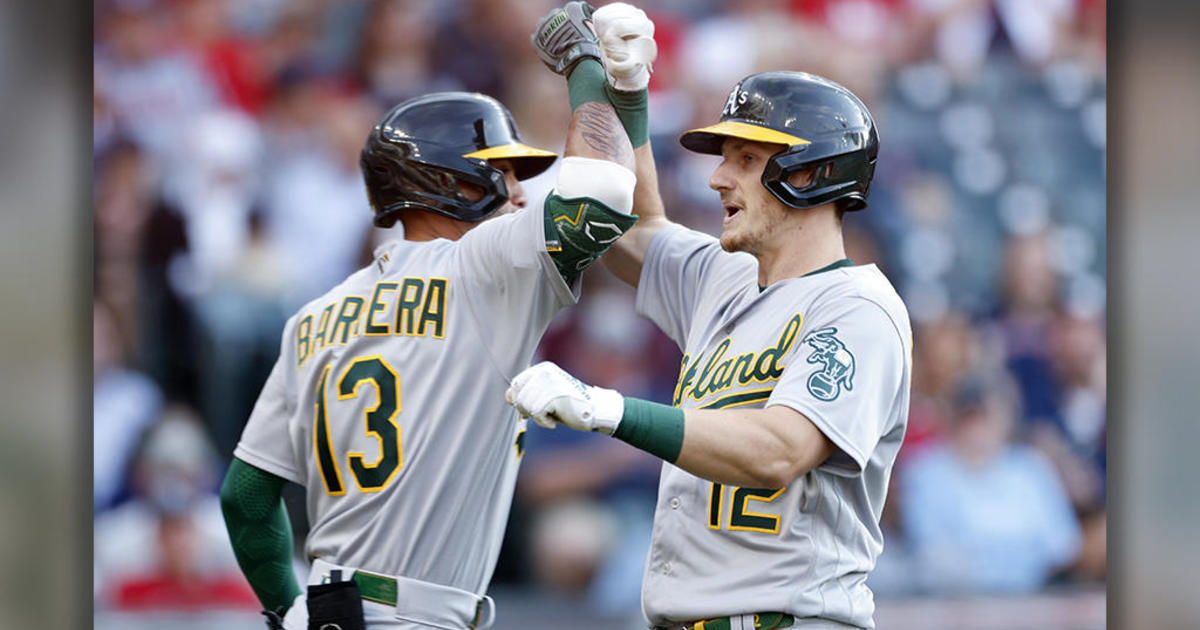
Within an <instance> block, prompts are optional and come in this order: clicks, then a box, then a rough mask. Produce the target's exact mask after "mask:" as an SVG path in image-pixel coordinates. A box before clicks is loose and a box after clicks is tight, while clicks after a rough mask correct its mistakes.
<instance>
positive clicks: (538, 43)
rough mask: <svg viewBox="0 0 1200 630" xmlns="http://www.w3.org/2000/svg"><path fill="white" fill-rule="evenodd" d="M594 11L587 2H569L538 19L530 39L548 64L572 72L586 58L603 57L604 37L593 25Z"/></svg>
mask: <svg viewBox="0 0 1200 630" xmlns="http://www.w3.org/2000/svg"><path fill="white" fill-rule="evenodd" d="M592 11H594V9H593V8H592V5H590V4H588V3H586V2H578V1H576V2H568V3H567V4H565V5H564V6H562V7H561V8H558V9H554V10H553V11H551V12H550V13H547V14H546V15H545V16H544V17H543V18H542V19H541V20H539V21H538V24H537V28H536V29H534V31H533V35H532V36H530V38H529V40H530V42H531V43H532V44H533V48H534V50H536V51H537V54H538V58H539V59H541V60H542V63H544V64H546V67H547V68H550V69H551V70H553V71H554V72H556V73H558V74H561V75H563V76H570V74H571V70H572V69H573V68H574V67H575V64H578V63H579V62H580V61H582V60H583V59H587V58H589V57H590V58H592V59H595V60H597V61H600V60H601V59H602V57H601V52H600V40H599V39H598V38H597V37H596V33H595V32H594V31H593V30H592V26H591V21H592Z"/></svg>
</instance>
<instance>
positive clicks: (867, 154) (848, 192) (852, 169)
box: [679, 72, 879, 210]
mask: <svg viewBox="0 0 1200 630" xmlns="http://www.w3.org/2000/svg"><path fill="white" fill-rule="evenodd" d="M726 138H742V139H745V140H752V141H755V142H768V143H772V144H779V145H782V146H781V147H780V150H779V152H778V153H775V154H774V155H772V156H771V159H770V160H769V161H768V162H767V166H766V168H765V169H764V170H763V176H762V183H763V186H766V188H767V190H769V191H771V194H772V195H774V196H775V197H776V198H777V199H779V200H780V201H782V202H783V203H784V204H786V205H788V206H790V207H792V208H811V207H813V206H819V205H821V204H826V203H829V202H831V201H836V202H837V203H838V205H839V206H840V207H841V208H842V209H844V210H861V209H863V208H866V207H867V193H868V192H869V191H870V189H871V177H872V176H873V175H874V174H875V158H876V156H877V155H878V154H879V136H878V135H877V134H876V132H875V121H874V119H872V117H871V112H869V111H867V107H866V105H863V103H862V101H860V100H859V99H858V97H857V96H855V95H854V94H853V93H851V92H850V90H847V89H846V88H844V87H842V86H841V85H838V84H837V83H834V82H833V81H830V80H829V79H826V78H823V77H819V76H816V75H813V74H808V73H804V72H763V73H761V74H753V75H750V76H748V77H746V78H744V79H742V80H741V81H739V82H738V84H737V85H736V86H734V88H733V91H732V92H730V93H729V99H728V100H727V101H725V108H724V109H723V110H722V111H721V120H720V122H718V123H717V124H715V125H710V126H708V127H703V128H701V129H693V130H691V131H688V132H686V133H684V134H683V135H682V136H680V138H679V142H680V143H681V144H682V145H683V146H684V147H685V148H687V149H689V150H692V151H696V152H698V153H709V154H713V155H720V154H721V145H722V144H723V143H724V142H725V139H726ZM826 167H828V168H826ZM810 168H811V169H816V170H815V173H814V177H813V179H812V182H811V183H809V184H807V185H805V186H802V187H799V188H797V187H796V186H793V185H792V184H791V183H790V182H789V181H788V179H789V178H790V177H791V175H792V174H793V173H796V172H799V171H803V170H806V169H810Z"/></svg>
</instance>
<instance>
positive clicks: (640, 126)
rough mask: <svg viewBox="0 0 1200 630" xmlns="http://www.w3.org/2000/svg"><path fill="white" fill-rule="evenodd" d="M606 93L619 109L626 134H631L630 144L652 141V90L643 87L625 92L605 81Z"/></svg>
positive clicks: (615, 107) (619, 116)
mask: <svg viewBox="0 0 1200 630" xmlns="http://www.w3.org/2000/svg"><path fill="white" fill-rule="evenodd" d="M604 93H605V95H606V96H607V97H608V102H609V103H612V106H613V109H615V110H617V118H620V119H621V126H623V127H625V135H627V136H629V144H631V145H633V148H635V149H636V148H638V147H640V146H642V145H643V144H646V143H647V142H649V141H650V115H649V113H648V108H649V104H650V91H649V90H646V89H641V90H638V91H636V92H623V91H621V90H618V89H616V88H614V87H613V86H611V85H609V83H608V81H605V82H604Z"/></svg>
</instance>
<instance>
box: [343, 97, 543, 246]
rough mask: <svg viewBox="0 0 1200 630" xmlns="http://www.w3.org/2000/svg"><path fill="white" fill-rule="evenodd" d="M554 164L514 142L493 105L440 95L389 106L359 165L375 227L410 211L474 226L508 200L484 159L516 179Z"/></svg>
mask: <svg viewBox="0 0 1200 630" xmlns="http://www.w3.org/2000/svg"><path fill="white" fill-rule="evenodd" d="M555 158H556V156H555V155H554V154H553V153H550V152H549V151H543V150H541V149H536V148H534V147H530V146H528V145H526V144H524V143H523V142H521V138H520V136H519V135H518V134H517V129H516V125H515V123H514V122H513V120H512V115H511V114H510V113H509V112H508V110H507V109H505V108H504V106H503V105H501V104H500V103H499V102H498V101H496V100H495V99H493V98H491V97H489V96H485V95H483V94H472V93H466V92H445V93H439V94H429V95H426V96H421V97H417V98H414V99H410V100H408V101H405V102H403V103H401V104H399V105H397V106H396V107H394V108H392V110H391V111H389V112H388V113H387V114H386V115H385V116H384V117H383V119H382V120H381V121H380V122H379V124H378V125H377V126H376V127H375V129H374V130H373V131H372V132H371V135H370V137H368V138H367V142H366V146H365V147H364V148H363V151H362V157H361V159H360V166H361V168H362V173H363V178H364V180H365V181H366V185H367V196H368V198H369V199H370V201H371V207H372V209H373V210H374V211H375V224H376V225H379V226H390V225H394V224H395V222H396V218H397V215H398V213H399V212H400V211H402V210H409V209H415V210H424V211H427V212H434V213H437V214H440V215H443V216H447V217H450V218H453V219H457V220H460V221H481V220H483V219H485V218H487V217H488V216H489V215H491V214H492V213H493V212H495V211H497V210H499V209H500V207H502V206H503V205H504V204H505V202H507V201H508V195H509V191H508V186H507V185H506V184H505V177H504V173H503V172H501V171H500V170H499V169H497V168H495V167H493V166H492V165H491V164H490V163H489V160H498V159H504V160H509V161H510V162H511V163H512V164H513V168H514V170H515V171H516V175H517V177H518V179H520V178H523V177H531V176H533V175H536V174H538V173H540V172H542V171H544V170H545V169H546V168H548V167H549V166H550V164H551V163H552V162H553V161H554V159H555ZM464 185H465V187H466V188H467V189H469V191H471V192H470V194H467V195H464V194H463V190H462V189H463V187H464ZM475 193H478V194H475Z"/></svg>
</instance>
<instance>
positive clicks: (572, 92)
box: [567, 58, 650, 149]
mask: <svg viewBox="0 0 1200 630" xmlns="http://www.w3.org/2000/svg"><path fill="white" fill-rule="evenodd" d="M567 94H568V95H569V97H570V100H571V111H572V112H573V111H575V110H576V109H579V106H580V105H583V104H584V103H591V102H600V103H609V104H611V105H612V106H613V109H614V110H616V112H617V118H619V119H621V126H622V127H624V128H625V134H626V135H627V136H629V143H630V144H631V145H633V148H635V149H636V148H638V147H640V146H642V145H643V144H646V143H647V142H649V141H650V133H649V121H648V118H649V117H648V114H647V111H646V109H647V106H648V104H649V100H650V96H649V94H650V92H649V91H648V90H645V89H642V90H638V91H636V92H623V91H621V90H618V89H615V88H613V87H612V85H610V84H609V83H608V78H607V77H605V76H604V66H602V65H600V62H599V61H596V60H595V59H591V58H587V59H584V60H583V61H580V62H579V63H578V64H576V65H575V67H574V68H573V69H572V70H571V75H570V76H569V77H567Z"/></svg>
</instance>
